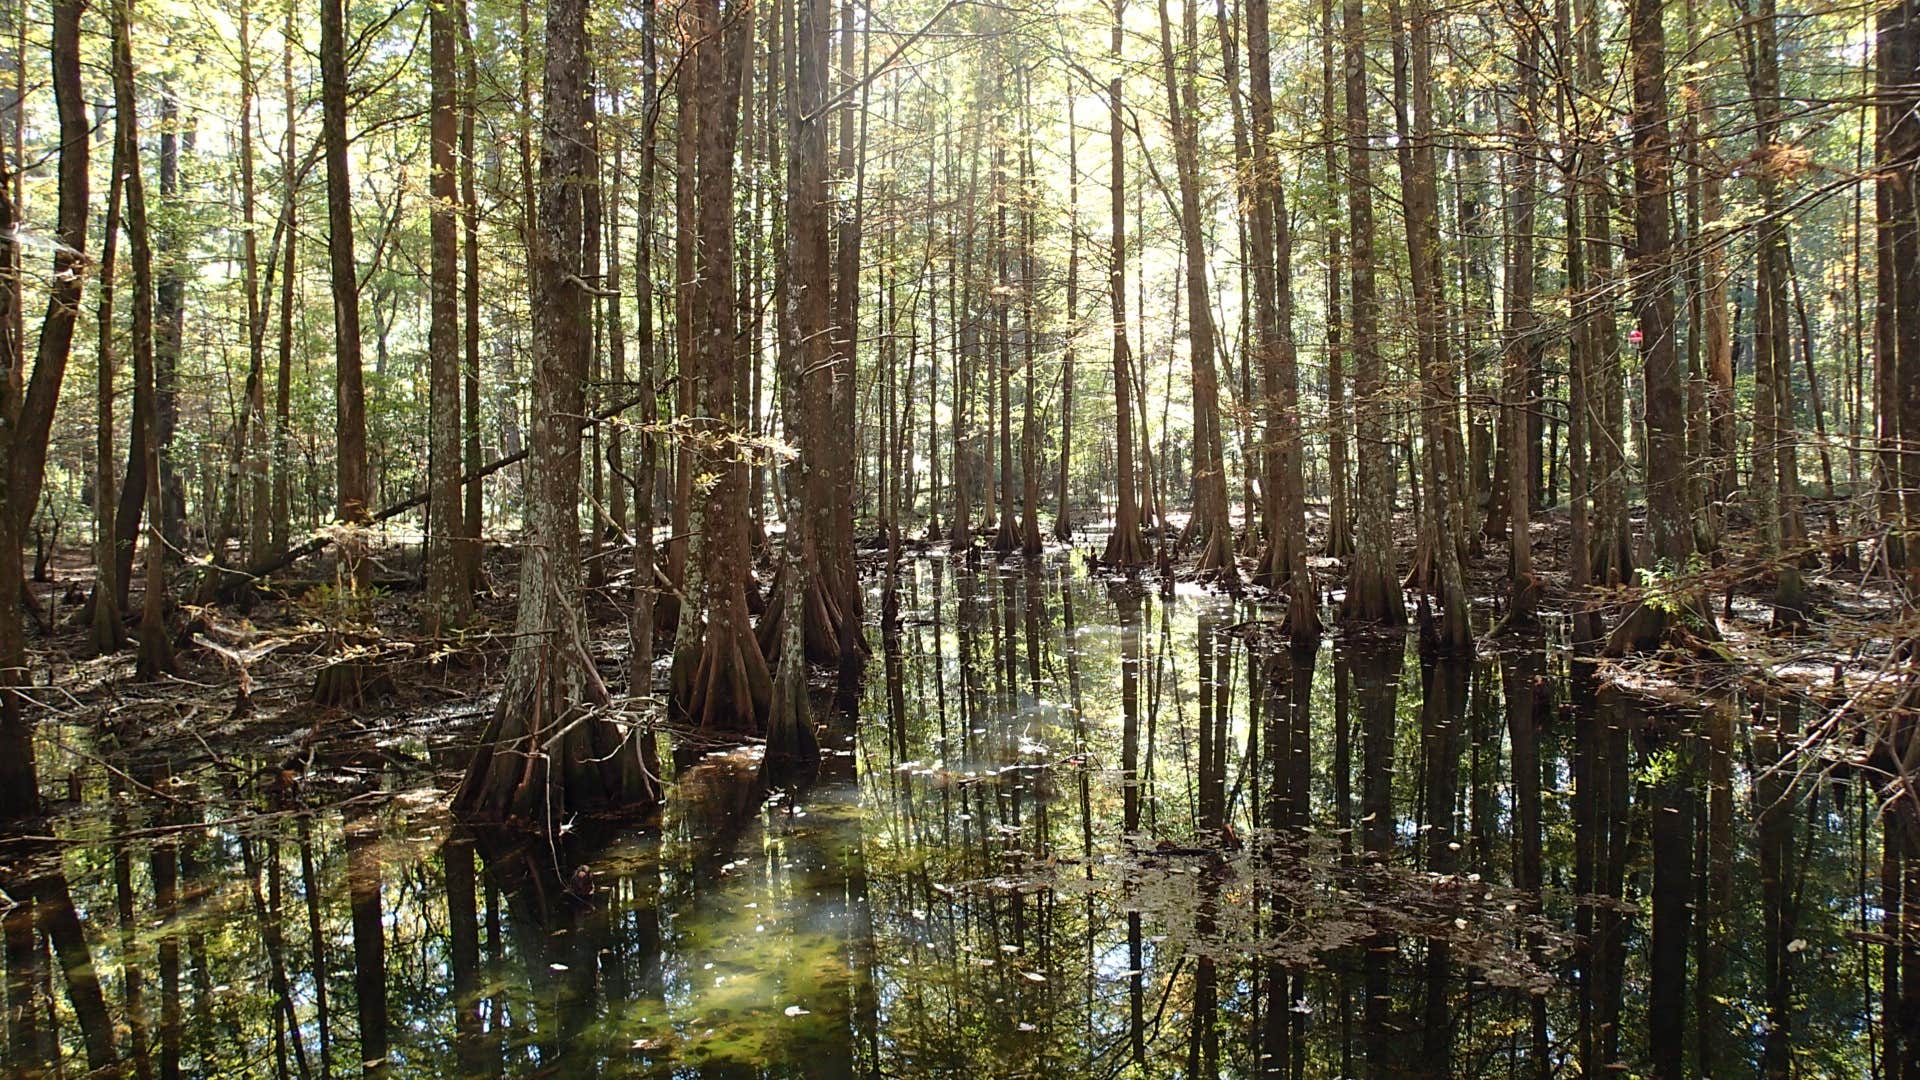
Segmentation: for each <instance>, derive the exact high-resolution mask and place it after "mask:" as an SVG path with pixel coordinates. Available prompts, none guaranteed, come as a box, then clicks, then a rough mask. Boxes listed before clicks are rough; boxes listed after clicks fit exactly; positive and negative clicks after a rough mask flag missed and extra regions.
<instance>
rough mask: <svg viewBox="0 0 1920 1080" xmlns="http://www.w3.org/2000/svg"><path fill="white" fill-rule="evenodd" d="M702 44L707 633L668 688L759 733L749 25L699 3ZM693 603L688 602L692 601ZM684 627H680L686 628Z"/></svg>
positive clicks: (767, 683)
mask: <svg viewBox="0 0 1920 1080" xmlns="http://www.w3.org/2000/svg"><path fill="white" fill-rule="evenodd" d="M696 12H697V18H698V23H697V26H698V27H699V28H700V31H701V34H702V35H703V36H702V37H700V38H699V42H700V43H699V44H698V45H697V46H696V47H695V48H696V52H697V53H698V56H699V59H698V63H697V64H696V66H695V70H696V72H697V74H696V78H695V84H694V93H693V95H692V97H691V100H692V101H693V103H694V106H695V108H697V109H698V110H699V111H698V116H697V119H696V121H695V126H696V128H697V130H698V132H699V138H698V140H697V141H698V157H697V162H698V186H697V189H696V209H697V222H698V230H699V234H698V241H697V251H698V255H699V262H698V277H697V281H698V282H699V284H698V287H697V288H696V289H695V291H694V295H693V296H692V297H690V298H689V299H691V300H692V302H693V304H694V311H693V326H692V337H693V355H692V356H691V357H689V358H688V359H689V360H690V361H691V362H692V363H691V365H690V367H689V370H690V371H691V372H694V373H697V375H698V381H699V387H700V409H701V412H700V415H701V416H702V417H705V418H706V421H705V423H704V425H703V427H704V429H705V430H703V431H699V432H697V433H696V441H697V444H698V446H699V454H698V458H699V465H700V468H701V470H702V471H703V472H705V473H709V474H711V475H712V476H713V477H714V478H715V479H714V480H713V481H712V482H711V483H710V484H708V485H707V490H706V492H705V493H704V496H703V499H704V501H703V505H702V507H701V513H702V516H703V518H704V521H705V525H704V528H705V533H706V535H705V539H704V543H703V545H702V546H703V554H704V565H703V566H702V568H701V570H702V578H703V581H702V585H703V590H702V593H701V594H700V595H701V598H702V600H703V606H704V609H705V610H704V617H705V628H704V633H703V634H702V642H701V644H700V646H699V656H698V663H697V665H696V666H694V667H693V668H692V670H691V678H690V679H689V680H688V681H687V682H686V683H685V684H683V685H677V686H676V687H675V688H674V703H675V706H676V708H677V709H678V711H679V713H680V715H681V716H682V717H683V718H685V719H686V720H687V721H689V722H691V723H694V724H697V725H699V726H700V727H701V728H703V729H706V730H713V731H725V732H735V733H738V732H745V733H757V732H762V731H764V730H765V724H766V719H767V714H768V709H769V707H770V705H771V699H772V692H773V687H772V680H771V676H770V675H769V673H768V671H767V663H766V658H765V655H764V653H763V652H762V650H761V648H760V642H759V641H758V639H757V638H755V636H754V632H753V626H752V623H751V620H750V618H749V616H748V613H747V592H746V580H747V576H748V574H749V573H750V572H751V563H750V554H749V552H748V551H747V536H746V522H747V513H746V511H747V507H746V495H747V486H746V467H745V465H744V464H743V463H741V462H740V461H739V460H738V458H739V455H738V454H737V453H735V452H734V450H733V447H732V443H731V440H733V439H735V438H737V437H738V436H739V434H740V428H741V425H740V423H739V404H740V403H739V400H738V395H737V394H736V392H735V390H736V387H735V383H736V365H738V364H739V363H741V362H742V357H741V356H740V355H739V354H738V349H737V345H736V341H735V326H734V315H735V309H734V302H733V299H734V298H733V289H734V282H733V155H734V147H735V143H736V138H737V134H738V131H739V119H740V115H739V106H740V71H741V65H740V62H739V61H740V53H741V50H743V49H745V48H746V46H747V42H748V41H749V40H750V38H751V33H750V27H751V23H750V22H749V21H746V20H742V19H738V18H737V16H738V14H739V13H738V12H737V11H734V10H733V9H732V8H731V7H723V4H722V2H721V0H698V7H697V8H696ZM689 595H690V596H691V595H692V594H691V593H690V594H689ZM684 625H685V623H684V621H683V626H684Z"/></svg>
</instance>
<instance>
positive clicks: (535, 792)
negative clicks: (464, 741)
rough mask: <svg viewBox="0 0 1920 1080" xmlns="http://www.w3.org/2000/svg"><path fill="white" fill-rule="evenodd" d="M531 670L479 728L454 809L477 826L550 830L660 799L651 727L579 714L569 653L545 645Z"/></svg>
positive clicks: (512, 683)
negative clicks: (584, 817)
mask: <svg viewBox="0 0 1920 1080" xmlns="http://www.w3.org/2000/svg"><path fill="white" fill-rule="evenodd" d="M540 653H541V654H540V656H539V657H538V658H537V659H536V660H535V661H534V662H533V663H532V664H531V665H530V667H531V669H532V674H531V676H520V677H516V676H515V675H512V674H510V675H509V677H508V685H507V688H506V689H505V690H504V691H502V692H501V695H500V701H499V703H498V704H497V705H496V706H495V707H494V710H493V714H492V716H491V717H489V718H488V720H487V726H486V728H485V729H484V730H483V732H482V733H481V738H480V749H479V750H478V751H476V752H475V754H474V757H473V760H472V761H471V762H469V763H468V765H467V773H466V776H465V777H464V778H463V779H462V780H461V783H460V789H459V791H458V792H457V793H456V794H455V795H454V800H453V810H454V813H455V814H457V815H459V816H460V817H462V818H464V819H466V820H468V821H474V822H488V823H494V824H507V825H517V826H521V827H524V828H527V829H530V830H532V831H534V832H538V833H542V834H544V835H548V836H557V835H559V834H560V832H561V830H562V826H564V825H566V824H567V823H568V822H570V821H572V820H573V818H574V816H575V815H577V814H589V815H613V814H624V813H636V812H642V811H645V810H649V809H651V808H653V807H656V806H658V805H660V801H661V790H660V782H659V779H658V777H659V762H658V760H657V758H656V751H655V749H654V745H653V736H652V734H651V732H647V731H642V730H640V729H637V728H635V727H632V726H630V725H627V724H623V723H619V722H616V721H615V720H614V719H613V718H612V717H611V716H607V715H599V716H590V715H584V714H583V713H582V711H581V710H582V709H584V708H587V707H588V706H585V705H583V704H582V703H581V702H580V701H579V700H578V698H579V688H578V687H577V685H576V684H575V682H574V680H573V679H571V678H568V677H567V676H566V675H565V674H564V671H563V669H564V667H565V665H567V664H568V660H567V658H566V657H564V656H562V655H560V654H559V653H558V651H557V650H555V649H553V648H542V649H541V650H540Z"/></svg>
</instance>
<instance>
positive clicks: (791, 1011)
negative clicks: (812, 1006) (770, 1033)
mask: <svg viewBox="0 0 1920 1080" xmlns="http://www.w3.org/2000/svg"><path fill="white" fill-rule="evenodd" d="M785 1011H786V1014H787V1015H788V1016H811V1015H812V1011H811V1010H808V1009H803V1008H801V1007H800V1006H798V1005H789V1006H787V1008H786V1010H785Z"/></svg>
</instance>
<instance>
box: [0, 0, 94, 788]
mask: <svg viewBox="0 0 1920 1080" xmlns="http://www.w3.org/2000/svg"><path fill="white" fill-rule="evenodd" d="M81 8H82V4H81V0H58V2H56V3H55V4H54V5H53V36H52V48H51V51H50V52H51V76H52V81H53V91H54V102H55V105H56V108H57V110H58V113H59V119H60V164H59V180H58V183H59V196H58V198H59V208H58V211H57V221H56V235H57V236H58V238H59V244H58V245H57V246H56V247H55V249H54V255H53V279H52V285H51V287H50V289H49V295H48V297H47V314H46V319H45V321H44V322H43V323H42V325H41V329H40V341H39V345H38V347H37V349H36V351H35V355H34V361H33V374H32V375H31V376H29V377H27V378H26V379H25V380H24V383H25V391H24V393H22V390H21V385H22V382H23V380H22V378H21V374H22V372H21V366H22V365H23V364H24V363H25V360H26V357H25V355H24V353H23V351H22V350H23V349H24V345H25V343H24V342H23V341H21V340H20V339H19V338H17V337H14V338H12V339H11V340H10V341H9V342H8V345H9V348H8V349H7V350H6V351H5V352H4V353H0V597H4V602H5V613H4V615H0V820H8V819H15V818H23V817H29V816H32V815H34V814H36V813H38V812H39V809H40V787H39V780H38V774H37V772H36V770H35V765H34V756H33V729H32V726H31V725H30V724H29V722H28V720H27V717H26V715H25V711H24V709H23V708H22V701H21V699H20V696H19V694H18V693H16V692H15V691H14V689H13V687H16V686H22V685H25V684H26V683H27V682H28V681H29V680H28V679H27V671H26V664H27V659H26V642H25V639H24V634H23V627H22V626H21V622H20V609H19V606H18V605H17V603H16V598H17V597H19V596H21V595H22V590H23V588H24V584H23V582H22V581H21V566H20V555H21V551H20V546H21V536H22V535H23V533H24V532H25V530H26V527H27V523H28V522H29V521H30V520H31V518H32V516H33V512H34V508H35V507H36V506H38V505H39V502H40V487H41V483H42V481H43V480H44V479H45V475H46V460H47V440H48V437H49V436H50V435H51V433H52V430H53V414H54V408H55V406H56V404H57V403H58V402H59V399H60V384H61V383H62V382H64V381H65V379H66V371H67V357H68V356H69V355H70V353H71V352H72V348H73V326H74V323H75V322H76V321H77V320H78V318H79V315H80V298H81V289H82V282H83V280H84V275H83V274H82V272H81V271H82V270H83V268H84V264H85V262H86V254H85V252H86V247H87V212H88V207H87V156H88V153H87V152H88V149H89V148H88V139H89V136H88V130H87V114H86V102H85V101H84V99H82V97H81V88H80V14H81ZM19 164H20V163H19V161H18V159H17V158H16V160H15V162H14V166H15V167H18V166H19ZM5 171H10V170H5ZM0 179H6V180H10V179H11V177H0ZM3 201H4V203H5V205H4V214H5V216H6V218H8V220H7V221H6V222H4V223H0V224H4V225H7V226H12V225H13V224H14V220H13V219H14V215H15V214H17V213H18V212H19V206H18V205H17V204H16V203H14V202H13V200H12V199H11V198H10V197H9V198H5V199H4V200H3ZM7 235H8V237H9V239H8V240H7V241H6V244H7V246H8V247H9V248H11V247H14V246H15V241H14V240H12V239H11V237H12V236H13V232H12V230H11V229H9V230H8V233H7ZM109 467H111V459H109Z"/></svg>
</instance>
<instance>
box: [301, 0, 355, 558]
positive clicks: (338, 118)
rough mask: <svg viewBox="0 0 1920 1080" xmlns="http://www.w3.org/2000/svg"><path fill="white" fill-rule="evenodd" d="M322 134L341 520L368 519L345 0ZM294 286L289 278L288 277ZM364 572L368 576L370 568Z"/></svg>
mask: <svg viewBox="0 0 1920 1080" xmlns="http://www.w3.org/2000/svg"><path fill="white" fill-rule="evenodd" d="M320 129H321V131H320V134H321V139H322V140H323V141H324V142H325V144H326V162H327V266H328V272H329V274H330V275H331V280H332V287H333V336H334V376H335V381H334V410H335V412H334V438H335V443H336V445H335V453H336V454H337V455H338V459H337V466H336V467H337V476H338V484H339V491H338V492H337V493H336V495H337V497H338V500H337V501H338V506H339V511H338V512H339V516H340V520H341V521H345V522H348V523H351V524H358V523H360V522H362V521H364V520H366V516H367V513H368V510H369V506H368V504H369V502H370V501H371V499H372V485H371V480H370V478H369V476H368V472H367V413H366V390H365V387H364V384H363V382H362V379H361V373H360V281H359V277H358V271H357V270H356V269H355V267H354V253H353V187H352V181H351V180H350V178H349V176H348V172H347V149H348V139H347V36H346V2H345V0H320ZM289 280H290V279H289ZM362 572H371V568H367V570H365V571H362Z"/></svg>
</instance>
